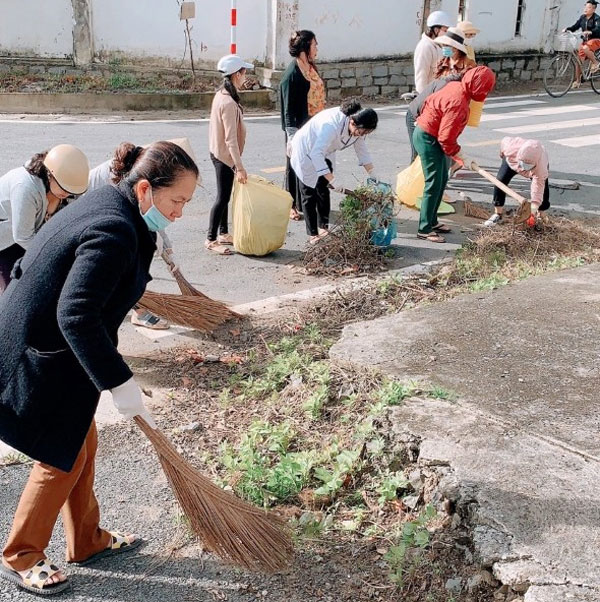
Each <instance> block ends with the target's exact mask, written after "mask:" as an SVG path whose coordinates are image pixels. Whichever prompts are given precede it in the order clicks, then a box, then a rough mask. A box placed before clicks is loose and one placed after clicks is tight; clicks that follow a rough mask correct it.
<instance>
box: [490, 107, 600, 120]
mask: <svg viewBox="0 0 600 602" xmlns="http://www.w3.org/2000/svg"><path fill="white" fill-rule="evenodd" d="M598 110H600V103H598V104H596V105H571V106H566V107H546V108H544V109H529V110H527V111H514V112H510V113H492V114H491V115H486V114H485V112H484V114H483V115H482V116H481V121H502V120H503V119H523V118H526V117H546V116H549V115H563V114H565V113H585V112H586V111H598ZM484 111H485V109H484Z"/></svg>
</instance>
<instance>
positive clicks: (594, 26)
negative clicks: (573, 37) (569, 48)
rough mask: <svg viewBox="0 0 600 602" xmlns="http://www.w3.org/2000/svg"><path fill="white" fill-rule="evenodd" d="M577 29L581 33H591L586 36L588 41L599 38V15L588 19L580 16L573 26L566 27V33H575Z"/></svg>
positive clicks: (596, 14)
mask: <svg viewBox="0 0 600 602" xmlns="http://www.w3.org/2000/svg"><path fill="white" fill-rule="evenodd" d="M578 29H581V31H591V32H592V34H591V35H590V36H588V38H587V39H588V40H593V39H596V38H600V15H599V14H598V13H594V14H593V15H592V16H591V17H590V18H589V19H588V18H587V17H586V16H585V15H581V17H579V19H577V23H575V25H571V27H567V31H577V30H578Z"/></svg>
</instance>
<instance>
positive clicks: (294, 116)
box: [279, 59, 310, 134]
mask: <svg viewBox="0 0 600 602" xmlns="http://www.w3.org/2000/svg"><path fill="white" fill-rule="evenodd" d="M309 90H310V82H309V81H308V80H307V79H306V78H305V77H304V75H302V71H301V70H300V67H298V63H297V62H296V59H294V60H293V61H292V62H291V63H290V64H289V65H288V67H287V69H286V70H285V71H284V72H283V76H282V78H281V82H280V84H279V101H280V104H281V129H282V130H284V131H285V132H288V134H290V133H292V132H294V131H295V130H299V129H300V128H301V127H302V126H303V125H304V124H305V123H306V122H307V121H308V120H309V116H308V92H309ZM290 130H292V132H290Z"/></svg>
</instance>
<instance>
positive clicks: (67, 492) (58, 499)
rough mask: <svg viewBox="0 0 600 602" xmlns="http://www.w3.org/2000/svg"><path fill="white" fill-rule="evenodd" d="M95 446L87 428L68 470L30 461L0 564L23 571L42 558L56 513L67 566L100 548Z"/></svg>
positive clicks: (104, 542) (105, 538) (103, 535)
mask: <svg viewBox="0 0 600 602" xmlns="http://www.w3.org/2000/svg"><path fill="white" fill-rule="evenodd" d="M97 448H98V432H97V431H96V423H95V422H92V426H91V427H90V430H89V432H88V434H87V437H86V439H85V441H84V443H83V446H82V448H81V451H80V452H79V455H78V456H77V460H75V464H74V466H73V469H72V470H71V472H63V471H62V470H58V469H57V468H53V467H52V466H48V465H47V464H42V463H40V462H36V463H35V464H34V466H33V469H32V471H31V474H30V475H29V480H28V481H27V484H26V485H25V490H24V491H23V494H22V495H21V499H20V501H19V505H18V506H17V511H16V513H15V517H14V520H13V525H12V529H11V532H10V535H9V536H8V542H7V543H6V547H5V548H4V552H3V555H2V561H3V563H4V564H5V565H6V566H9V567H10V568H12V569H13V570H15V571H24V570H26V569H28V568H31V567H32V566H33V565H34V564H36V563H37V562H39V561H40V560H42V559H43V558H45V557H46V554H45V553H44V550H45V549H46V548H47V547H48V544H49V543H50V538H51V536H52V531H53V529H54V525H55V524H56V519H57V518H58V513H59V512H60V513H61V514H62V520H63V524H64V528H65V536H66V540H67V553H66V559H67V562H78V561H81V560H85V559H86V558H89V557H90V556H91V555H92V554H95V553H96V552H100V551H101V550H103V549H104V548H106V547H107V546H108V544H109V542H110V534H109V533H108V531H104V530H103V529H100V527H99V522H100V508H99V507H98V501H97V500H96V496H95V495H94V461H95V458H96V450H97Z"/></svg>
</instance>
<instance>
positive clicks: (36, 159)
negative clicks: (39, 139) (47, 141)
mask: <svg viewBox="0 0 600 602" xmlns="http://www.w3.org/2000/svg"><path fill="white" fill-rule="evenodd" d="M47 154H48V151H43V152H41V153H36V154H35V155H33V157H31V159H29V161H27V163H25V169H26V170H27V171H28V172H29V173H30V174H31V175H32V176H37V177H38V178H39V179H40V180H41V181H42V182H43V183H44V188H45V189H46V192H50V178H49V177H48V168H47V167H46V166H45V165H44V159H45V158H46V155H47Z"/></svg>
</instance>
